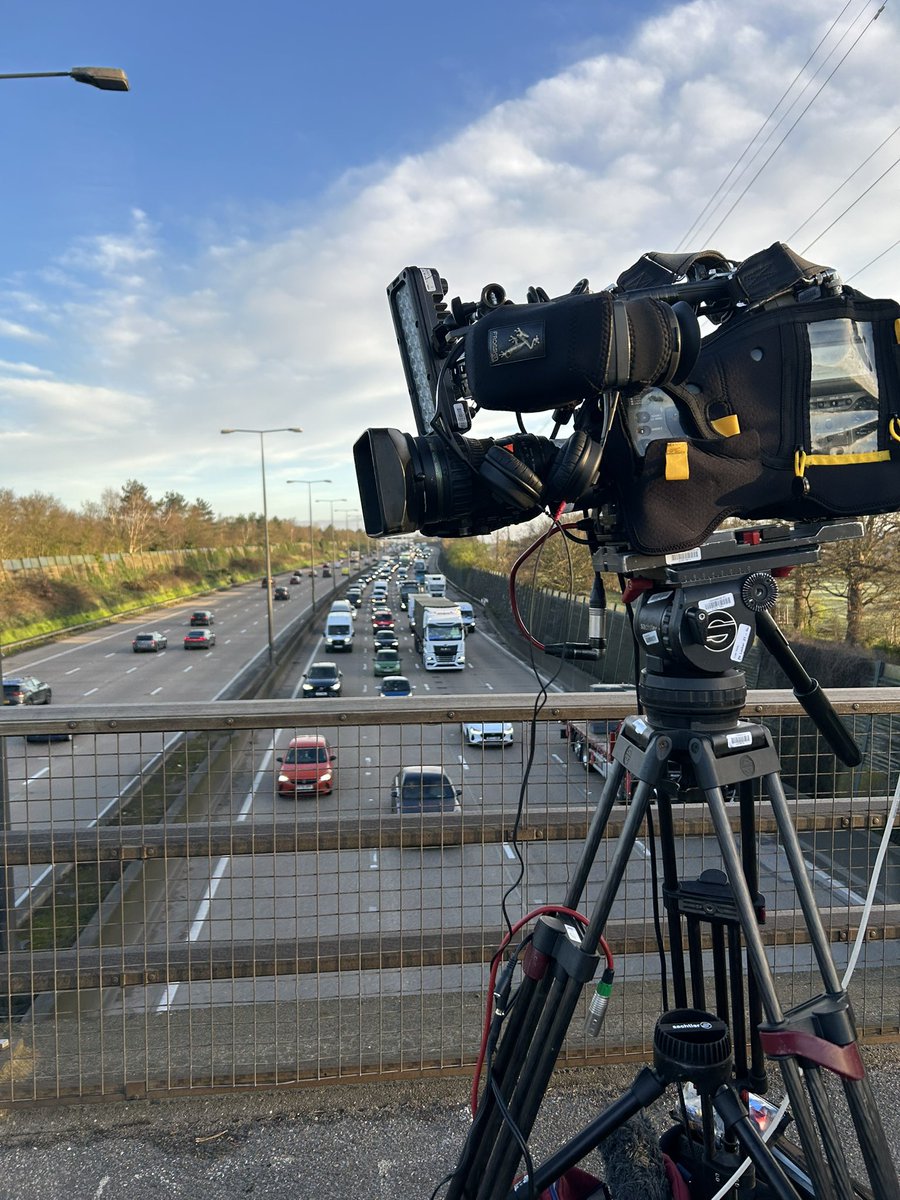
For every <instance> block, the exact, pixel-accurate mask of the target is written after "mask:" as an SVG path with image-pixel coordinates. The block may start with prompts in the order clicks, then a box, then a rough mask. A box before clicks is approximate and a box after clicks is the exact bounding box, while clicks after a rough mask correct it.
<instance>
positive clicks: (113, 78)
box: [0, 67, 128, 92]
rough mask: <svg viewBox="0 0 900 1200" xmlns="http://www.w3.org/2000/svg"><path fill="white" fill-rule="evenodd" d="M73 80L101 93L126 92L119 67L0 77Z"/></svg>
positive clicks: (126, 88)
mask: <svg viewBox="0 0 900 1200" xmlns="http://www.w3.org/2000/svg"><path fill="white" fill-rule="evenodd" d="M60 78H62V79H65V78H69V79H74V80H75V82H76V83H89V84H90V85H91V87H95V88H100V90H101V91H103V92H127V91H128V76H127V75H126V74H125V72H124V71H122V70H120V69H119V67H73V68H72V70H71V71H24V72H20V73H18V74H15V75H0V79H60Z"/></svg>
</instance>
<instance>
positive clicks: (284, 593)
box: [272, 584, 291, 600]
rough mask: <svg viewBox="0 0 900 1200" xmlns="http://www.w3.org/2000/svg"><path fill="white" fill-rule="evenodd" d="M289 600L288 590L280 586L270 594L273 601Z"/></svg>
mask: <svg viewBox="0 0 900 1200" xmlns="http://www.w3.org/2000/svg"><path fill="white" fill-rule="evenodd" d="M290 598H291V590H290V588H286V587H284V586H283V585H282V584H279V586H278V587H277V588H276V589H275V591H274V592H273V593H272V599H273V600H290Z"/></svg>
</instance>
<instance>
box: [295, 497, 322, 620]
mask: <svg viewBox="0 0 900 1200" xmlns="http://www.w3.org/2000/svg"><path fill="white" fill-rule="evenodd" d="M287 482H288V483H305V484H306V486H307V488H308V490H309V565H310V568H311V570H312V610H313V613H315V611H316V543H315V541H314V540H313V520H312V490H313V487H314V485H315V484H317V483H331V480H330V479H288V480H287Z"/></svg>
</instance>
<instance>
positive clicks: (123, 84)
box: [0, 67, 128, 952]
mask: <svg viewBox="0 0 900 1200" xmlns="http://www.w3.org/2000/svg"><path fill="white" fill-rule="evenodd" d="M60 75H62V76H68V77H69V78H70V79H74V80H75V81H76V82H77V83H89V84H91V86H92V87H96V88H101V89H102V90H103V91H105V92H127V91H128V76H127V75H126V74H125V72H124V71H122V70H120V69H119V68H118V67H73V68H72V69H71V71H29V72H27V73H17V74H14V75H9V74H4V75H0V79H48V78H53V77H55V76H60ZM2 682H3V651H2V648H0V684H2ZM0 827H2V829H3V831H4V832H5V831H6V830H8V829H9V779H8V774H7V765H6V739H5V738H0ZM15 926H16V922H15V897H14V892H13V884H12V871H8V870H7V868H6V864H5V863H0V950H2V951H4V952H9V951H10V950H14V949H15V944H16V927H15Z"/></svg>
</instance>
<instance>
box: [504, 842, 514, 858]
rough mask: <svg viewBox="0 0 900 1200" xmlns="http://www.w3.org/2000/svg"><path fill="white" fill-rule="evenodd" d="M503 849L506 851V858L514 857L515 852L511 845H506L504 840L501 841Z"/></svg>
mask: <svg viewBox="0 0 900 1200" xmlns="http://www.w3.org/2000/svg"><path fill="white" fill-rule="evenodd" d="M503 849H504V851H505V853H506V857H507V858H515V857H516V853H515V851H514V850H513V848H512V846H510V845H508V844H507V843H506V842H504V843H503Z"/></svg>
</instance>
